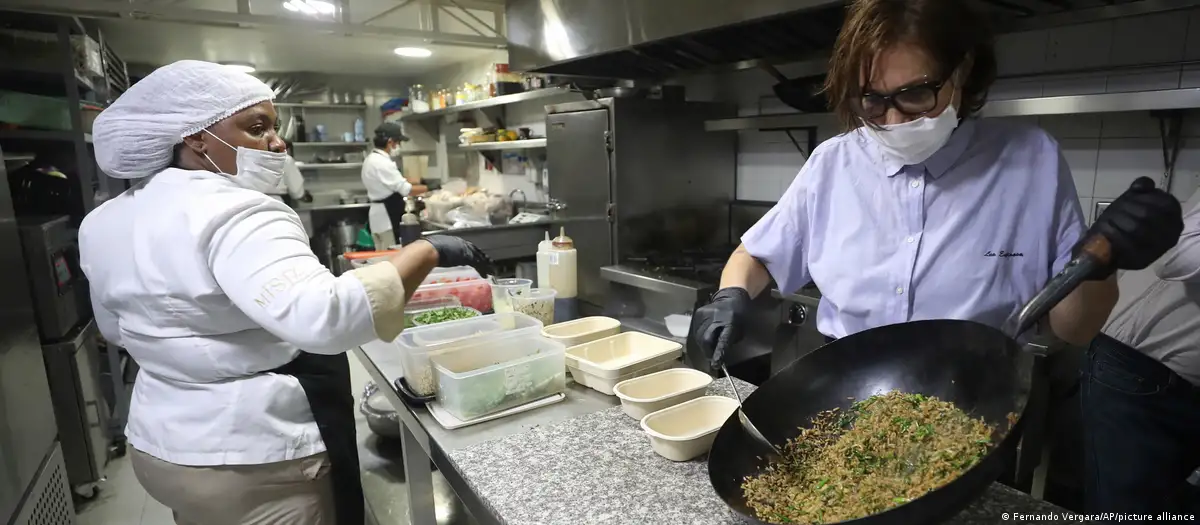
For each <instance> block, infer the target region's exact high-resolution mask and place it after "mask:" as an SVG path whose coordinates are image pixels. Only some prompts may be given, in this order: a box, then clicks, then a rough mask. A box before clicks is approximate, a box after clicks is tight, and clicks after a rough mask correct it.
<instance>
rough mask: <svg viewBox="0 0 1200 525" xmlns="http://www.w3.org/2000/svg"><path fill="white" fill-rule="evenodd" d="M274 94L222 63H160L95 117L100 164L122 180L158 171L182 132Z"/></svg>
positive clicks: (184, 134) (188, 132) (94, 133)
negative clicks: (165, 64) (162, 64)
mask: <svg viewBox="0 0 1200 525" xmlns="http://www.w3.org/2000/svg"><path fill="white" fill-rule="evenodd" d="M272 98H274V94H273V92H272V91H271V88H269V87H267V85H266V84H264V83H263V82H262V81H261V80H259V79H257V78H254V77H252V76H250V75H248V74H246V73H242V72H239V71H236V70H234V69H233V68H230V67H226V66H222V65H220V64H214V63H212V62H201V61H198V60H181V61H179V62H175V63H174V64H171V65H167V66H163V67H160V68H158V69H156V70H155V71H154V72H153V73H150V74H149V75H147V76H146V78H143V79H142V80H141V81H139V82H138V83H136V84H134V85H133V86H132V87H130V88H129V91H126V92H125V94H123V95H121V96H120V97H119V98H117V100H116V102H113V104H112V105H111V106H109V107H108V109H105V110H104V111H103V112H101V113H100V116H98V117H96V122H95V124H94V125H93V126H92V140H93V142H94V143H95V147H96V163H97V164H98V165H99V166H100V169H101V170H104V172H105V173H107V174H108V175H109V176H110V177H116V178H119V179H136V178H140V177H148V176H150V175H154V174H155V173H158V172H160V171H162V170H164V169H166V168H167V167H168V166H169V165H170V164H171V158H172V155H173V149H174V147H175V145H176V144H179V143H180V142H182V141H183V138H184V137H187V136H189V135H194V134H196V133H199V132H200V130H203V129H205V128H208V127H209V126H212V125H213V124H216V123H217V122H220V121H222V120H224V119H226V118H228V117H229V116H230V115H233V114H234V113H237V112H238V111H241V110H243V109H245V108H248V107H250V106H253V105H255V104H258V103H259V102H262V101H264V100H271V99H272Z"/></svg>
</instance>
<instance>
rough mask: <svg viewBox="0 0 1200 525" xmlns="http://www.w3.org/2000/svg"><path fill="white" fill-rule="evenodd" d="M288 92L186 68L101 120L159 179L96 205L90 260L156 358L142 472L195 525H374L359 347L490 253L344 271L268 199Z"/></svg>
mask: <svg viewBox="0 0 1200 525" xmlns="http://www.w3.org/2000/svg"><path fill="white" fill-rule="evenodd" d="M273 96H274V94H273V92H272V91H271V88H270V87H268V86H267V85H266V84H264V83H262V81H260V80H258V79H256V78H254V77H252V76H250V75H247V74H245V73H241V72H238V71H234V70H232V69H231V68H228V67H224V66H221V65H218V64H213V63H209V62H199V61H194V60H185V61H181V62H176V63H174V64H171V65H168V66H165V67H162V68H159V69H158V70H156V71H154V72H153V73H151V74H150V75H148V76H147V77H146V78H144V79H142V80H141V81H139V82H138V83H136V84H134V85H133V86H132V87H130V88H129V90H128V91H126V92H125V93H124V94H122V95H121V96H120V98H118V99H117V100H116V101H115V102H113V104H112V105H111V106H109V107H108V109H105V110H104V112H102V113H101V114H100V116H99V117H98V118H97V119H96V122H95V126H94V131H93V135H94V138H95V151H96V163H97V165H98V166H99V167H100V169H102V170H104V172H105V173H106V174H108V175H109V176H110V177H116V178H122V179H141V180H139V181H138V182H137V183H136V184H135V185H134V186H133V187H132V188H130V189H129V190H127V191H125V192H124V193H122V194H121V195H120V196H118V197H116V198H114V199H111V200H109V201H108V202H105V203H104V204H103V205H101V206H100V207H98V208H96V209H95V210H93V211H92V212H91V213H89V214H88V215H87V216H86V217H85V218H84V220H83V224H82V225H81V226H80V228H79V249H80V265H81V266H82V269H83V272H84V273H85V274H86V275H87V278H88V281H89V282H90V284H91V299H92V307H93V309H94V310H95V317H96V323H97V325H98V326H99V329H100V332H101V333H102V334H103V335H104V338H105V339H107V340H108V341H110V342H111V343H113V344H114V345H119V346H121V347H122V348H125V349H127V350H128V351H129V354H130V355H131V356H133V358H134V360H136V361H137V363H138V365H139V366H140V370H141V371H140V373H139V374H138V378H137V382H136V383H135V384H134V388H133V402H132V405H131V407H130V411H129V423H128V426H127V427H126V430H125V432H126V435H127V436H128V438H129V443H130V444H131V445H132V446H133V449H134V450H133V451H132V452H131V455H132V461H133V470H134V473H135V474H136V475H137V478H138V481H139V482H141V484H142V486H143V487H144V488H145V489H146V492H148V493H149V494H150V496H151V497H153V498H154V499H156V500H158V501H160V502H162V503H163V504H164V505H166V506H167V507H169V508H170V509H171V510H172V511H174V515H175V522H176V523H179V524H187V525H251V524H254V525H259V524H279V523H287V524H289V525H362V524H363V522H364V502H363V498H362V486H361V484H360V472H359V465H358V442H357V439H356V437H355V424H354V417H355V415H354V406H353V405H354V396H353V394H352V393H351V391H350V369H349V361H348V360H347V357H346V351H347V350H350V349H352V348H355V347H357V346H359V345H361V344H363V343H366V342H369V341H372V340H375V339H380V340H384V341H390V340H392V339H394V338H395V337H396V335H397V334H399V333H400V331H401V330H402V329H403V328H404V315H403V313H404V304H405V302H406V301H407V300H408V298H409V297H410V296H411V295H412V293H413V291H414V290H415V289H416V288H417V286H419V285H420V283H421V281H422V280H423V279H424V278H425V276H426V275H427V274H428V273H429V271H430V270H431V269H433V268H434V266H439V265H440V266H459V265H469V266H474V267H476V268H478V269H479V271H480V273H484V274H485V275H486V273H485V272H488V271H489V269H490V268H489V266H490V265H489V261H488V260H487V257H486V256H485V255H483V253H482V252H480V251H479V250H478V249H477V248H475V247H474V246H473V245H471V244H470V243H469V242H466V241H463V240H461V239H458V238H456V237H450V236H432V237H426V238H425V239H424V240H423V241H419V242H416V243H413V244H410V245H409V246H407V247H405V248H404V249H403V250H401V251H400V252H399V253H398V254H396V255H395V256H394V257H391V258H389V259H388V260H387V261H385V262H382V263H380V264H374V265H370V266H366V267H364V268H360V269H356V270H352V271H350V272H346V273H344V274H342V275H341V276H334V275H333V274H332V273H330V271H329V270H328V269H327V268H325V267H323V266H321V263H320V262H318V261H317V257H316V255H314V254H313V252H312V250H311V248H310V247H309V241H308V237H307V236H306V235H305V233H304V230H303V229H302V228H301V226H300V219H299V217H298V216H297V215H296V212H295V211H293V210H292V209H290V208H288V207H287V206H285V205H284V204H283V203H282V202H279V201H277V200H275V199H272V198H270V197H268V196H267V195H266V192H268V191H270V190H272V189H274V188H276V187H278V185H279V181H280V179H281V178H282V177H283V172H284V165H285V163H286V159H287V156H286V154H285V153H284V145H283V141H282V140H281V139H280V138H279V136H278V135H276V133H275V129H276V128H275V127H276V124H277V119H278V116H277V114H276V112H275V107H274V105H273V104H272V102H271V99H272V97H273Z"/></svg>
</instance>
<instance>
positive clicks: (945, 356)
mask: <svg viewBox="0 0 1200 525" xmlns="http://www.w3.org/2000/svg"><path fill="white" fill-rule="evenodd" d="M1109 252H1110V248H1109V245H1108V241H1107V240H1105V239H1104V238H1103V237H1096V238H1094V239H1092V240H1090V241H1089V243H1088V244H1087V246H1086V247H1085V248H1084V250H1083V253H1082V254H1081V255H1080V257H1078V258H1076V259H1075V260H1074V261H1071V263H1070V264H1068V265H1067V268H1066V269H1064V270H1063V272H1062V273H1060V274H1059V275H1058V276H1056V277H1055V278H1054V279H1053V280H1051V282H1050V284H1048V285H1047V286H1046V288H1045V289H1043V290H1042V292H1040V293H1039V294H1038V295H1037V296H1036V297H1034V299H1033V300H1032V301H1030V303H1029V304H1028V305H1027V306H1026V307H1025V308H1024V309H1022V311H1021V312H1020V317H1019V318H1017V319H1014V320H1013V321H1012V322H1011V323H1010V325H1009V326H1011V328H1006V330H1005V331H1001V330H997V329H995V328H992V327H990V326H986V325H982V324H979V323H975V322H971V321H954V320H936V321H915V322H909V323H901V324H894V325H889V326H882V327H879V328H874V329H871V330H866V331H864V332H860V333H857V334H854V335H851V336H848V337H844V338H841V339H838V340H837V341H834V342H832V343H829V344H827V345H825V346H823V347H821V348H819V349H817V350H816V351H814V352H812V353H810V354H808V355H807V356H804V357H803V358H801V359H798V360H796V361H794V362H793V363H792V364H790V365H788V366H787V367H786V368H784V369H783V370H781V371H780V372H779V373H778V374H776V375H774V376H772V377H771V379H769V380H768V381H767V382H766V383H764V384H763V385H762V386H761V387H760V388H759V389H758V390H756V391H755V392H754V393H752V394H751V395H750V396H749V397H748V398H746V400H745V403H744V407H745V412H746V415H747V416H749V418H750V419H751V420H752V421H754V424H755V426H757V427H758V429H759V430H760V431H761V432H762V433H763V435H765V436H766V437H767V438H768V439H771V440H772V442H773V443H775V444H776V445H782V444H783V442H784V441H785V439H788V438H792V437H794V436H796V435H797V434H798V433H799V432H798V430H797V429H798V428H800V427H808V426H810V422H811V419H812V417H813V416H815V415H816V414H817V413H818V412H821V411H824V410H829V409H831V408H834V407H840V408H842V409H847V408H849V407H850V405H851V404H852V403H853V402H854V401H855V400H862V399H866V398H867V397H870V396H872V395H875V394H882V393H886V392H889V391H891V390H900V391H903V392H909V393H920V394H925V395H931V396H937V397H938V398H941V399H942V400H945V401H951V402H953V403H954V404H955V405H956V406H958V408H960V409H962V410H964V411H965V412H967V413H968V414H971V415H972V416H975V417H983V419H984V420H985V421H986V422H987V423H988V424H989V425H991V426H993V427H995V428H996V430H995V432H994V434H993V436H992V442H993V443H996V444H997V445H996V446H995V447H993V448H992V450H991V451H990V452H989V453H988V454H987V455H986V456H984V458H983V459H982V460H981V461H980V462H979V463H977V464H976V465H975V466H973V467H971V468H970V469H969V470H968V471H967V472H965V473H963V474H962V475H961V476H960V477H958V478H956V479H955V480H954V481H952V482H950V483H949V484H947V485H945V486H943V487H941V488H938V489H935V490H933V491H931V492H929V493H928V494H926V495H924V496H922V497H920V498H917V499H915V500H913V501H911V502H909V503H907V504H904V505H901V506H899V507H895V508H892V509H889V510H887V511H884V512H881V513H878V514H874V515H871V516H867V517H864V518H859V519H856V520H851V521H847V522H845V523H854V524H863V525H868V524H869V525H884V524H887V525H890V524H898V525H899V524H912V523H937V522H940V521H944V520H946V519H948V518H950V517H952V516H954V515H956V514H957V513H959V512H961V511H962V510H963V509H964V508H966V507H967V506H968V505H970V504H971V503H972V502H973V501H975V500H976V499H977V498H978V497H979V496H980V495H981V494H982V493H983V491H984V490H985V489H986V488H987V487H988V486H989V485H990V484H991V483H992V482H993V481H995V480H996V478H998V477H999V476H1000V475H1001V474H1002V473H1003V472H1004V468H1005V465H1006V464H1007V460H1008V459H1009V458H1010V457H1011V455H1012V454H1013V453H1014V452H1015V449H1016V445H1017V441H1018V440H1019V439H1020V432H1018V429H1019V427H1020V426H1021V422H1020V420H1019V419H1018V420H1017V422H1016V423H1015V424H1010V422H1009V414H1014V415H1017V416H1019V415H1021V414H1022V413H1023V411H1024V410H1025V405H1026V402H1027V401H1028V400H1029V392H1030V383H1031V380H1032V368H1033V366H1032V365H1033V361H1034V355H1033V354H1032V353H1031V352H1030V351H1027V350H1026V348H1025V347H1023V346H1022V345H1021V344H1019V343H1017V341H1015V340H1013V339H1012V338H1010V337H1009V336H1008V335H1006V333H1005V332H1006V331H1007V332H1009V333H1014V334H1020V333H1022V332H1024V331H1025V330H1027V329H1028V328H1030V327H1031V326H1032V325H1033V324H1035V323H1036V322H1037V320H1039V319H1041V318H1042V317H1043V316H1044V315H1045V314H1046V313H1047V312H1048V311H1049V310H1050V308H1052V307H1053V306H1054V305H1055V304H1058V302H1059V301H1061V300H1062V299H1063V297H1066V295H1067V294H1069V293H1070V292H1071V291H1072V290H1074V289H1075V287H1076V286H1078V285H1079V283H1081V282H1082V281H1083V280H1084V278H1085V277H1086V276H1087V275H1088V274H1089V273H1091V271H1092V270H1093V269H1095V268H1096V267H1098V266H1104V265H1107V264H1108V262H1109V260H1110V253H1109ZM763 455H764V454H763V452H762V449H761V448H759V446H758V445H756V444H755V442H754V441H752V438H751V437H750V436H749V435H748V434H746V432H745V431H744V430H742V427H741V425H740V423H739V422H738V418H737V416H736V415H735V416H731V417H730V418H729V419H728V420H726V421H725V424H724V426H722V427H721V430H720V431H719V432H718V433H717V437H716V440H715V441H714V442H713V446H712V450H711V452H710V453H709V457H708V471H709V478H710V481H711V482H712V485H713V488H714V489H715V490H716V492H717V494H718V495H719V496H720V497H721V499H723V500H725V503H726V504H728V505H729V506H730V508H732V509H733V510H735V511H736V512H738V513H740V514H741V515H742V516H744V517H745V518H746V520H747V521H748V522H750V523H762V522H761V521H759V520H757V519H755V518H754V511H753V510H752V509H750V508H749V507H748V506H747V505H746V499H745V497H744V496H743V495H742V487H741V484H742V480H743V479H744V478H745V477H746V476H750V475H753V474H757V473H758V472H760V471H761V469H762V467H763V466H765V461H764V460H762V459H760V456H763Z"/></svg>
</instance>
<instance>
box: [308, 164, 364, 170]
mask: <svg viewBox="0 0 1200 525" xmlns="http://www.w3.org/2000/svg"><path fill="white" fill-rule="evenodd" d="M362 165H363V163H361V162H342V163H339V164H313V163H307V164H301V163H296V167H297V168H300V169H302V170H355V169H361V168H362Z"/></svg>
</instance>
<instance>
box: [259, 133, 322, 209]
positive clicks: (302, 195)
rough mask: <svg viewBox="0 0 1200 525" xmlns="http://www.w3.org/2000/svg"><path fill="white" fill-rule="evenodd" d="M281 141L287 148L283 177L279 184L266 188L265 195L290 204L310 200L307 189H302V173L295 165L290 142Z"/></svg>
mask: <svg viewBox="0 0 1200 525" xmlns="http://www.w3.org/2000/svg"><path fill="white" fill-rule="evenodd" d="M283 143H284V145H285V146H286V148H287V150H286V151H287V159H285V160H284V164H283V177H282V178H280V179H279V184H276V185H275V187H274V188H271V189H269V190H267V195H270V196H271V198H273V199H275V200H278V201H282V202H283V203H285V204H288V205H290V206H295V205H296V204H298V203H301V202H312V195H309V193H308V191H307V190H305V189H304V175H302V174H301V173H300V168H299V167H298V166H296V159H295V157H293V155H295V153H294V149H293V146H292V142H291V141H289V140H285V141H283Z"/></svg>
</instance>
